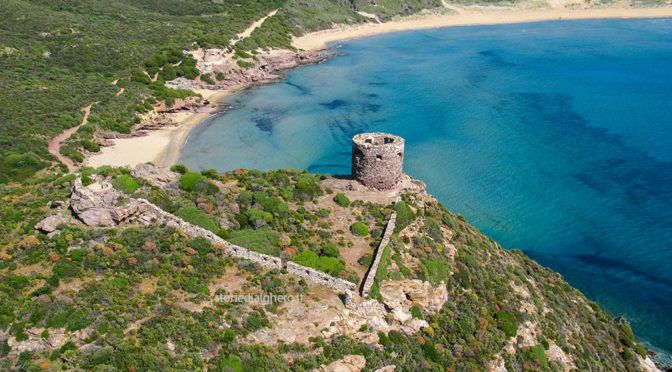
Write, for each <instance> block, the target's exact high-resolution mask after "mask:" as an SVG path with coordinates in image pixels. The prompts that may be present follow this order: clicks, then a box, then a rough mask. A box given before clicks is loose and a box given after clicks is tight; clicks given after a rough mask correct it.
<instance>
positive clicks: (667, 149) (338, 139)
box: [179, 19, 672, 352]
mask: <svg viewBox="0 0 672 372" xmlns="http://www.w3.org/2000/svg"><path fill="white" fill-rule="evenodd" d="M337 52H338V53H339V54H340V55H338V56H335V57H334V58H332V59H331V60H329V61H327V62H325V63H323V64H320V65H315V66H306V67H302V68H299V69H297V70H294V71H291V72H289V73H288V74H287V78H286V79H285V80H283V81H281V82H280V83H277V84H273V85H267V86H262V87H256V88H253V89H249V90H246V91H244V92H241V93H239V94H236V95H233V96H230V97H227V98H226V99H225V102H229V103H231V104H233V105H234V106H235V107H236V108H235V109H233V110H231V111H229V112H227V113H226V114H223V115H219V116H215V117H213V118H210V119H208V120H207V121H205V122H204V123H202V124H200V125H199V126H198V127H197V128H195V129H194V130H193V131H192V133H191V134H190V135H189V138H188V141H187V143H186V145H185V147H184V148H183V149H182V152H181V155H180V159H179V161H180V162H183V163H185V164H187V165H188V166H189V167H191V168H196V169H207V168H215V169H217V170H220V171H225V170H230V169H235V168H259V169H277V168H298V169H304V168H305V169H309V170H310V171H312V172H319V173H331V174H346V173H349V171H350V139H351V137H352V136H353V135H354V134H356V133H360V132H365V131H384V132H390V133H394V134H397V135H400V136H402V137H404V138H406V152H405V157H406V158H405V160H406V161H405V165H404V167H405V171H406V172H407V173H409V174H410V175H412V176H413V177H416V178H418V179H421V180H423V181H425V182H426V183H427V186H428V190H429V192H430V193H432V194H433V195H435V196H436V197H437V198H438V199H439V200H440V201H441V202H443V203H444V204H445V205H446V207H447V208H448V209H450V210H452V211H454V212H457V213H461V214H463V215H464V216H465V217H466V218H467V220H468V221H469V222H470V223H472V224H473V225H475V226H477V227H478V228H479V229H481V230H482V231H483V232H485V233H487V234H489V235H491V236H492V237H493V238H494V239H496V240H497V241H499V242H500V243H501V244H502V246H504V247H505V248H518V249H521V250H523V251H524V252H525V253H527V254H528V255H529V256H531V257H532V258H534V259H535V260H537V261H539V262H540V263H541V264H542V265H545V266H550V267H551V268H553V269H554V270H556V271H558V272H560V273H561V274H563V275H564V276H565V278H566V279H567V280H568V281H569V282H570V283H571V284H572V285H574V286H575V287H577V288H579V289H580V290H581V291H583V292H584V293H585V294H586V295H587V296H588V297H589V298H590V299H592V300H595V301H597V302H598V303H600V304H601V305H602V306H603V307H605V308H606V309H607V310H608V311H609V312H610V313H611V314H612V315H624V316H626V317H627V318H628V320H629V321H630V322H631V324H632V327H633V329H634V330H635V333H636V334H637V336H638V337H640V338H641V339H643V340H645V341H647V342H649V343H651V344H653V345H655V346H656V347H659V348H662V349H664V350H667V351H668V352H669V351H670V350H672V321H670V318H672V279H670V272H671V271H672V136H671V134H672V114H671V113H672V69H671V68H670V61H672V19H636V20H626V19H611V20H584V21H552V22H539V23H528V24H511V25H495V26H468V27H453V28H443V29H435V30H423V31H411V32H403V33H395V34H387V35H379V36H373V37H367V38H362V39H357V40H351V41H348V42H344V43H343V44H342V46H341V47H340V48H339V49H338V50H337Z"/></svg>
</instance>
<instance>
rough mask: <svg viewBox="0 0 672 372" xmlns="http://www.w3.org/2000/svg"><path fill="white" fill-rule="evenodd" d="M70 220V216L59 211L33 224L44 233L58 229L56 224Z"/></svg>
mask: <svg viewBox="0 0 672 372" xmlns="http://www.w3.org/2000/svg"><path fill="white" fill-rule="evenodd" d="M68 222H70V218H69V217H67V216H64V215H63V214H61V213H57V214H53V215H51V216H49V217H47V218H45V219H43V220H42V221H40V222H38V223H37V224H35V229H36V230H40V231H42V232H45V233H52V232H54V231H56V230H57V229H58V225H60V224H65V223H68Z"/></svg>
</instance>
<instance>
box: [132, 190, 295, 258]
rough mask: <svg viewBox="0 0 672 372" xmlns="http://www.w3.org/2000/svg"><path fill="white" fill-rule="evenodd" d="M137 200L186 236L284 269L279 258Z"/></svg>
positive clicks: (233, 254)
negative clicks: (234, 241)
mask: <svg viewBox="0 0 672 372" xmlns="http://www.w3.org/2000/svg"><path fill="white" fill-rule="evenodd" d="M136 200H137V201H139V202H141V203H143V204H145V205H146V206H147V209H146V210H147V212H148V214H149V215H153V216H154V217H155V218H156V219H157V220H158V221H161V222H164V223H166V225H168V226H173V227H176V228H179V229H181V230H182V231H183V232H184V233H185V234H186V235H188V236H190V237H192V238H193V237H198V236H201V237H204V238H206V239H208V240H209V241H210V242H211V243H213V244H220V245H223V246H224V247H225V252H226V253H227V254H230V255H231V256H234V257H238V258H244V259H246V260H250V261H252V262H256V263H258V264H260V265H262V266H265V267H268V268H271V269H282V260H281V259H280V258H279V257H274V256H269V255H267V254H263V253H259V252H254V251H251V250H249V249H247V248H244V247H241V246H238V245H235V244H231V243H229V242H227V241H226V240H224V239H222V238H220V237H219V236H217V235H216V234H214V233H213V232H212V231H210V230H206V229H204V228H202V227H200V226H196V225H192V224H190V223H189V222H186V221H184V220H183V219H181V218H179V217H177V216H175V215H174V214H171V213H168V212H166V211H164V210H163V209H161V208H159V207H158V206H156V205H154V204H152V203H150V202H149V201H147V200H145V199H136Z"/></svg>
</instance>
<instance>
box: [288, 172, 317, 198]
mask: <svg viewBox="0 0 672 372" xmlns="http://www.w3.org/2000/svg"><path fill="white" fill-rule="evenodd" d="M322 194H324V191H322V187H320V180H319V178H318V177H317V176H315V175H312V174H302V175H300V176H299V177H297V178H296V185H294V198H296V199H298V200H304V201H308V200H313V198H314V197H316V196H319V195H322Z"/></svg>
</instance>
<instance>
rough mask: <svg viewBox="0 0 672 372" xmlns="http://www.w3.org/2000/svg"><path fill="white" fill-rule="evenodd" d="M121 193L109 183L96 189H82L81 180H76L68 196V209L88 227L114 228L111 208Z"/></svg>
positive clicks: (114, 223)
mask: <svg viewBox="0 0 672 372" xmlns="http://www.w3.org/2000/svg"><path fill="white" fill-rule="evenodd" d="M120 196H122V194H121V192H119V191H117V190H115V189H114V188H112V185H110V184H109V183H101V184H100V185H99V187H97V188H89V187H84V186H83V185H82V180H81V179H79V178H78V179H76V180H75V182H74V185H73V187H72V195H71V196H70V208H72V211H73V212H74V213H75V215H76V216H77V217H78V218H79V219H80V220H81V221H82V222H84V224H86V225H88V226H102V227H114V226H116V224H117V223H116V222H115V220H114V219H113V218H112V210H113V209H114V208H112V207H111V206H113V205H115V204H116V202H117V200H118V199H119V197H120Z"/></svg>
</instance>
